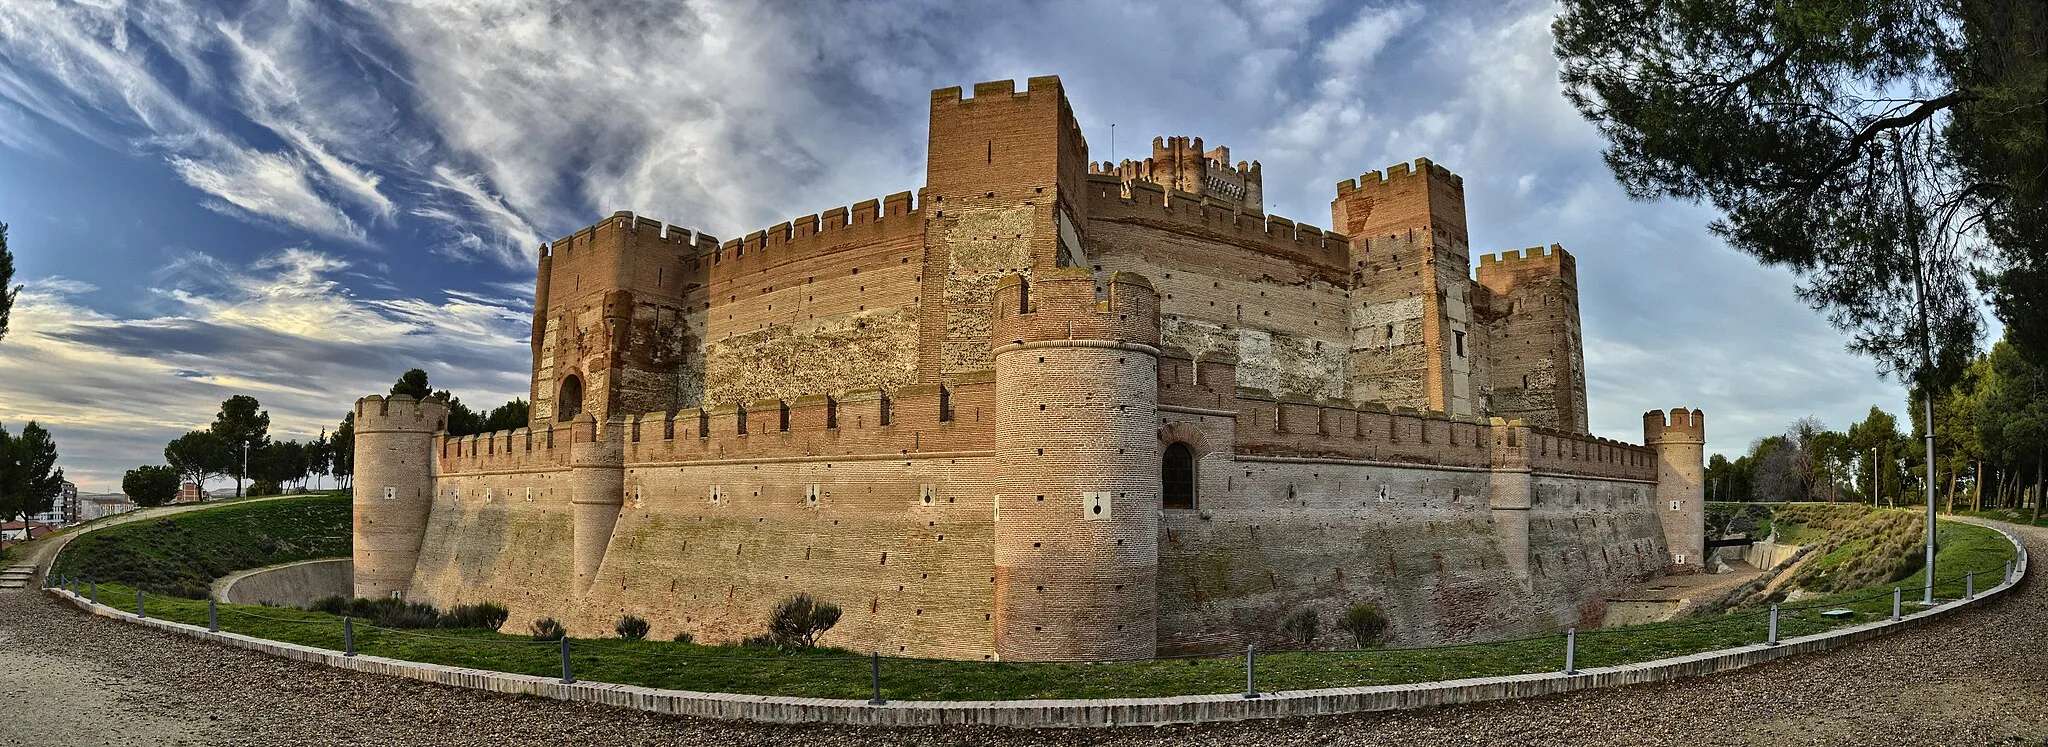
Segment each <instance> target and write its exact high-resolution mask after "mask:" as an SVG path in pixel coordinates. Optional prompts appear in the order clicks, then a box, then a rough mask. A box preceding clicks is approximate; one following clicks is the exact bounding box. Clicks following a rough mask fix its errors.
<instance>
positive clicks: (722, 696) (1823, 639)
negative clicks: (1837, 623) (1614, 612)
mask: <svg viewBox="0 0 2048 747" xmlns="http://www.w3.org/2000/svg"><path fill="white" fill-rule="evenodd" d="M2000 531H2001V532H2002V533H2004V534H2005V535H2006V538H2007V539H2008V540H2010V541H2011V542H2012V543H2013V546H2014V547H2016V548H2018V549H2019V558H2018V561H2017V562H2016V563H2015V564H2014V572H2013V578H2012V580H2011V581H2008V582H2006V583H2002V584H1999V585H1997V586H1995V587H1992V588H1990V589H1986V590H1985V591H1983V592H1982V593H1980V594H1978V595H1977V596H1976V597H1975V598H1974V599H1968V600H1960V601H1956V602H1951V603H1948V604H1944V605H1941V606H1939V607H1934V608H1930V609H1927V610H1923V611H1920V612H1916V613H1913V614H1910V615H1907V616H1905V617H1903V618H1901V619H1899V620H1884V621H1878V622H1872V623H1865V624H1863V625H1857V626H1854V627H1849V628H1842V629H1839V630H1834V631H1830V632H1827V633H1820V634H1816V635H1810V636H1804V637H1800V638H1789V639H1786V640H1784V641H1782V642H1781V643H1780V644H1779V645H1776V646H1765V645H1761V644H1759V645H1753V646H1742V647H1738V648H1731V649H1722V650H1719V651H1708V652H1704V653H1699V654H1692V655H1690V656H1680V657H1675V658H1670V659H1659V660H1656V661H1650V662H1643V663H1639V664H1624V665H1619V666H1612V667H1599V668H1594V669H1584V670H1580V671H1578V672H1577V673H1574V674H1565V673H1562V672H1551V673H1545V674H1523V675H1514V676H1508V677H1475V678H1471V679H1463V680H1449V681H1444V682H1424V683H1416V684H1409V685H1378V686H1372V687H1340V688H1326V689H1319V690H1299V691H1291V692H1277V693H1263V694H1261V696H1260V697H1258V698H1256V699H1249V698H1245V697H1244V696H1243V695H1242V694H1236V693H1234V694H1228V695H1192V696H1181V697H1168V698H1106V699H1094V700H1008V701H902V702H893V703H885V704H882V705H871V704H869V703H868V702H867V701H864V700H834V699H827V698H792V697H779V696H766V695H738V694H732V693H700V692H690V691H685V690H658V689H654V688H647V687H635V686H631V685H613V684H604V683H594V682H579V683H575V684H563V683H562V682H561V681H560V680H559V679H556V678H551V677H534V676H530V675H517V674H504V673H500V672H488V671H482V670H477V669H464V668H461V667H446V666H440V665H435V664H421V663H417V662H409V661H399V660H395V659H385V658H381V657H375V656H353V657H351V656H343V655H342V653H341V652H339V651H330V650H327V649H319V648H313V647H310V646H300V645H296V644H290V643H281V642H278V641H270V640H265V639H261V638H253V637H250V636H245V635H238V634H235V633H213V632H208V631H207V630H206V629H205V628H202V627H198V626H193V625H185V624H182V623H175V622H169V621H165V620H157V619H154V618H136V617H135V616H134V615H132V614H130V613H126V612H121V611H117V610H115V609H113V608H111V607H107V606H104V605H95V604H92V603H90V602H88V601H87V600H86V599H85V598H83V597H81V596H79V595H77V594H73V593H71V592H69V591H64V590H61V589H49V590H48V591H49V592H50V593H51V594H54V595H56V596H57V597H59V598H61V599H65V600H67V601H70V602H71V603H72V604H75V605H77V606H78V607H79V608H81V609H85V610H88V611H90V612H92V613H93V614H97V615H100V616H103V617H111V618H117V619H122V620H127V621H129V622H134V623H137V624H141V625H146V626H149V627H153V628H157V629H159V630H166V631H171V632H175V633H180V634H183V635H189V636H192V637H195V638H201V639H205V640H209V641H213V642H216V643H221V644H224V645H228V646H234V647H237V648H245V649H250V650H255V651H261V652H264V653H267V654H271V655H274V656H282V657H285V658H288V659H296V660H299V661H306V662H313V663H317V664H325V665H328V666H333V667H339V668H342V669H349V670H354V671H358V672H369V673H372V674H383V675H390V676H393V677H405V678H409V679H415V680H421V681H425V682H433V683H437V684H442V685H450V686H454V687H467V688H473V689H477V690H486V691H490V692H499V693H508V694H518V695H536V696H541V697H547V698H555V699H557V700H567V701H576V702H585V703H601V704H604V705H611V706H618V707H622V708H633V709H638V710H643V711H651V712H655V713H666V714H672V715H679V716H697V717H705V718H719V719H745V720H750V721H765V722H772V723H833V724H855V725H863V726H934V725H973V726H1004V727H1019V728H1044V727H1103V726H1151V725H1164V724H1186V723H1202V722H1212V721H1243V720H1248V719H1263V718H1283V717H1291V716H1323V715H1335V714H1344V713H1360V712H1366V711H1388V710H1397V709H1403V708H1424V707H1432V706H1445V705H1457V704H1461V703H1477V702H1482V701H1489V700H1506V699H1510V698H1527V697H1535V696H1539V695H1554V694H1557V693H1566V692H1574V691H1578V690H1590V689H1593V688H1601V687H1616V686H1621V685H1638V684H1646V683H1652V682H1666V681H1670V680H1675V679H1679V678H1681V677H1692V676H1697V675H1705V674H1714V673H1717V672H1725V671H1729V670H1732V669H1740V668H1742V667H1747V666H1752V665H1755V664H1761V663H1764V662H1767V661H1773V660H1777V659H1783V658H1786V657H1790V656H1798V655H1800V654H1805V653H1812V652H1816V651H1826V650H1829V649H1834V648H1840V647H1842V646H1847V645H1850V644H1853V643H1858V642H1861V641H1865V640H1869V639H1871V638H1875V637H1877V636H1880V635H1884V634H1886V633H1889V632H1892V631H1895V630H1904V629H1908V628H1913V627H1918V626H1921V625H1924V624H1927V623H1928V622H1931V621H1934V620H1937V619H1940V618H1942V617H1946V616H1948V615H1949V614H1951V613H1954V612H1957V611H1960V610H1965V609H1970V608H1973V607H1977V606H1980V605H1984V604H1988V603H1990V602H1991V601H1992V600H1995V599H1998V598H2000V597H2003V596H2004V595H2005V594H2007V593H2009V592H2011V591H2012V589H2013V588H2014V587H2015V586H2016V585H2017V584H2018V583H2019V582H2020V581H2021V580H2023V579H2024V578H2025V577H2026V572H2027V551H2026V547H2025V546H2024V545H2022V544H2021V543H2020V542H2019V540H2018V538H2016V537H2014V536H2012V534H2011V533H2009V532H2004V530H2000Z"/></svg>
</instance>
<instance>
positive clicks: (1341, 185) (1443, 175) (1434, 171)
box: [1337, 158, 1465, 197]
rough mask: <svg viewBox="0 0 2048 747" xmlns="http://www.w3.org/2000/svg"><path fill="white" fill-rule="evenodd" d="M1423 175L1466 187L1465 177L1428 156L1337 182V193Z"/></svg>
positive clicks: (1340, 195) (1462, 187)
mask: <svg viewBox="0 0 2048 747" xmlns="http://www.w3.org/2000/svg"><path fill="white" fill-rule="evenodd" d="M1422 176H1432V177H1436V178H1438V179H1442V180H1444V181H1446V182H1448V183H1450V184H1451V185H1452V186H1454V187H1457V188H1458V189H1464V188H1465V178H1464V177H1462V176H1458V175H1457V174H1454V173H1451V170H1450V169H1447V168H1444V167H1442V166H1439V165H1437V164H1436V162H1434V161H1431V160H1429V159H1427V158H1417V159H1415V160H1414V161H1413V162H1410V163H1397V164H1394V165H1392V166H1388V167H1387V168H1385V169H1383V170H1380V171H1368V172H1365V173H1364V174H1362V175H1360V176H1359V177H1358V178H1357V179H1345V180H1344V181H1341V182H1337V195H1338V196H1339V197H1342V196H1344V195H1347V194H1350V193H1352V192H1357V191H1360V190H1370V189H1375V188H1385V187H1388V186H1391V185H1393V184H1394V183H1396V182H1400V181H1405V180H1408V179H1413V178H1416V177H1422Z"/></svg>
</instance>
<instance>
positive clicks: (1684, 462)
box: [1643, 407, 1707, 573]
mask: <svg viewBox="0 0 2048 747" xmlns="http://www.w3.org/2000/svg"><path fill="white" fill-rule="evenodd" d="M1643 444H1644V445H1645V446H1648V447H1650V448H1652V449H1656V450H1657V518H1658V519H1660V520H1661V521H1662V522H1663V524H1664V544H1665V545H1666V546H1667V547H1668V548H1670V552H1671V565H1672V571H1673V572H1674V573H1688V572H1692V571H1694V570H1697V569H1702V568H1704V567H1705V563H1704V561H1705V556H1706V549H1707V513H1706V512H1707V503H1706V488H1705V484H1706V465H1705V462H1704V460H1703V456H1704V453H1705V451H1706V444H1707V415H1706V413H1704V412H1701V411H1699V410H1687V409H1685V408H1683V407H1674V408H1672V409H1671V416H1670V418H1669V419H1668V420H1667V419H1666V418H1665V416H1664V411H1662V410H1651V411H1649V412H1646V413H1643Z"/></svg>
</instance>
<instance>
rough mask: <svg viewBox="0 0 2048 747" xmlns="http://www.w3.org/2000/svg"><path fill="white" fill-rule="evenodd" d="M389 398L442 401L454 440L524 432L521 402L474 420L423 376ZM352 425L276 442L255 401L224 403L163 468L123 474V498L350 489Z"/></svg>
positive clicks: (157, 500)
mask: <svg viewBox="0 0 2048 747" xmlns="http://www.w3.org/2000/svg"><path fill="white" fill-rule="evenodd" d="M391 393H392V394H403V395H407V396H411V397H416V398H421V399H425V398H427V397H437V398H440V399H442V400H445V401H447V403H448V425H447V429H448V432H449V433H450V434H452V435H457V436H467V435H471V434H476V433H488V432H490V431H496V430H507V429H511V428H519V427H523V426H525V425H526V418H527V411H528V407H527V403H526V400H524V399H518V398H514V399H513V400H512V401H510V402H506V403H505V404H503V405H499V406H498V407H496V408H493V409H492V410H491V411H490V412H488V413H479V412H476V411H473V410H471V409H469V408H468V407H467V406H465V405H463V404H462V400H461V398H459V397H456V396H454V395H453V394H450V393H449V392H448V390H445V389H443V390H439V391H436V390H434V389H433V388H432V387H431V386H430V385H429V384H428V381H427V372H426V371H424V370H422V369H417V368H415V369H412V370H410V371H406V372H405V374H404V375H402V376H400V377H398V382H397V383H396V384H393V385H392V386H391ZM355 421H356V414H355V411H354V410H350V411H349V413H348V414H347V415H346V416H344V417H343V418H342V419H341V422H340V423H339V424H337V425H336V426H335V428H334V430H333V431H331V432H330V431H321V433H320V435H319V436H318V437H317V438H314V439H312V440H310V441H273V440H271V438H270V413H269V411H266V410H264V409H262V404H261V403H260V402H258V401H257V400H256V398H255V397H250V396H247V395H236V396H233V397H229V398H227V399H226V400H225V401H223V402H221V405H220V411H219V412H218V413H216V414H215V415H214V418H213V423H212V424H211V425H209V426H207V427H206V428H203V429H199V430H194V431H190V432H187V433H186V434H185V435H182V436H179V437H177V438H175V439H172V440H171V442H170V443H169V444H166V445H165V446H164V462H165V463H164V464H161V465H145V466H141V467H137V468H135V469H132V470H128V472H127V474H126V475H124V476H123V477H122V480H121V490H122V491H123V492H125V493H127V494H128V497H129V498H130V499H131V500H133V501H135V503H136V504H137V505H141V506H160V505H163V504H166V503H169V502H171V501H172V500H174V499H176V498H177V496H178V489H179V487H180V486H181V485H182V484H183V483H186V482H191V483H195V484H199V485H204V484H205V483H206V481H207V480H208V479H209V478H215V477H232V478H234V480H235V495H236V496H237V497H239V496H242V495H277V494H280V493H285V492H288V491H302V490H304V489H305V488H306V486H307V483H308V482H310V481H311V480H313V479H314V478H316V477H332V478H334V480H335V481H336V486H337V487H341V488H348V487H351V483H352V479H353V478H354V476H355V430H356V428H355ZM245 481H246V482H247V486H246V487H247V490H246V491H245V490H244V482H245Z"/></svg>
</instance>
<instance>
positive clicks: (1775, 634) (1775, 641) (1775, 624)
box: [1764, 604, 1778, 646]
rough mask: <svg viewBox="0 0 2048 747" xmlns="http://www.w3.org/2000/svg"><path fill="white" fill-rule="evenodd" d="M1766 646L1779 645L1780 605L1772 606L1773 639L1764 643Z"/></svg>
mask: <svg viewBox="0 0 2048 747" xmlns="http://www.w3.org/2000/svg"><path fill="white" fill-rule="evenodd" d="M1764 645H1766V646H1776V645H1778V605H1775V604H1773V605H1771V637H1770V638H1769V639H1766V640H1765V641H1764Z"/></svg>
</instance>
